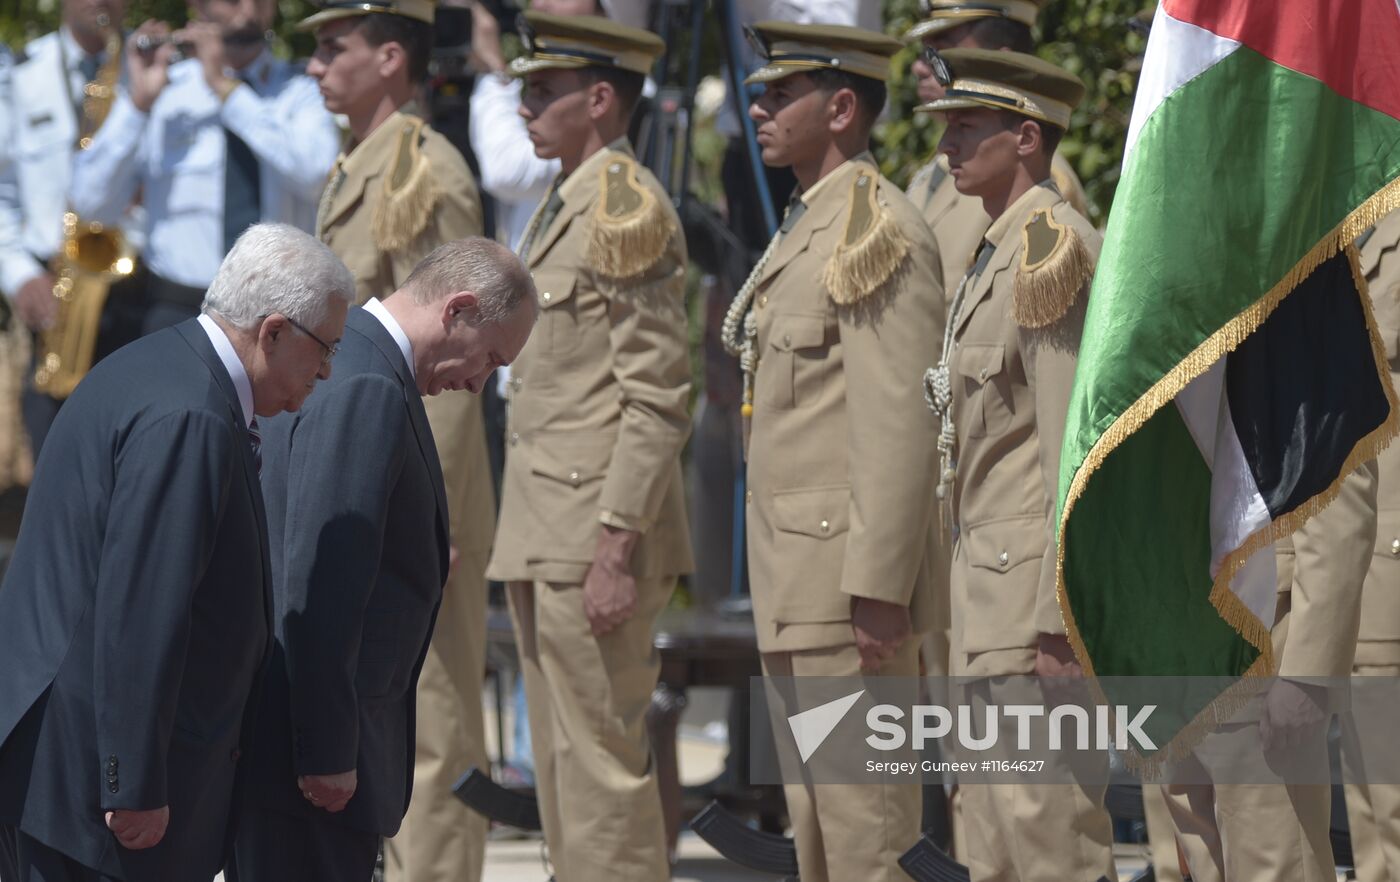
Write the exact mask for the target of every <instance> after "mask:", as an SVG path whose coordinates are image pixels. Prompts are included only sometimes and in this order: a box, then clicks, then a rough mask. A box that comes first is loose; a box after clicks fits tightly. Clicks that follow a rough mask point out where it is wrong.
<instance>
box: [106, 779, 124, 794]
mask: <svg viewBox="0 0 1400 882" xmlns="http://www.w3.org/2000/svg"><path fill="white" fill-rule="evenodd" d="M120 789H121V788H119V787H118V786H117V782H116V781H113V782H111V783H109V784H108V785H107V790H108V792H109V793H116V792H117V791H118V790H120Z"/></svg>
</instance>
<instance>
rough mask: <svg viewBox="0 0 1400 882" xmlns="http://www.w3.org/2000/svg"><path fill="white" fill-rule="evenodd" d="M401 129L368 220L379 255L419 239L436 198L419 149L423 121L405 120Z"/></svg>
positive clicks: (425, 159)
mask: <svg viewBox="0 0 1400 882" xmlns="http://www.w3.org/2000/svg"><path fill="white" fill-rule="evenodd" d="M401 125H402V128H401V129H400V131H399V142H398V145H397V146H396V147H395V148H394V158H393V160H392V161H391V162H390V163H389V173H388V174H387V175H386V176H385V177H384V185H383V189H381V190H380V193H379V201H378V202H377V203H375V206H374V216H373V217H372V218H371V232H372V233H373V235H374V244H375V245H376V246H378V247H379V249H380V250H382V251H398V250H399V249H401V248H406V247H407V246H408V245H409V243H410V242H412V241H413V240H414V239H416V238H418V234H419V233H421V232H423V230H424V229H426V228H427V226H428V221H429V220H430V219H431V218H432V215H433V206H434V205H435V204H436V203H437V198H438V190H437V185H436V183H435V182H434V181H433V175H432V168H431V163H429V162H428V158H427V157H426V156H424V155H423V151H422V149H421V144H422V142H423V137H422V135H423V121H422V120H421V119H415V118H411V117H408V118H405V119H404V120H403V122H402V124H401Z"/></svg>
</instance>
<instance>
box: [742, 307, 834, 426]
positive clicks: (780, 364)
mask: <svg viewBox="0 0 1400 882" xmlns="http://www.w3.org/2000/svg"><path fill="white" fill-rule="evenodd" d="M827 352H828V347H827V345H826V316H824V315H792V314H784V315H777V316H774V317H773V328H772V330H770V331H769V333H768V346H767V348H766V349H765V350H764V352H763V354H762V356H761V357H760V359H759V366H758V380H757V386H758V388H757V389H756V390H755V395H756V397H757V398H758V400H759V403H761V404H766V405H769V406H771V407H778V408H783V409H791V408H794V407H801V406H803V405H804V404H809V403H811V402H812V401H814V400H816V398H817V396H819V395H820V394H821V391H822V386H823V384H824V383H825V378H826V370H827V364H826V357H827Z"/></svg>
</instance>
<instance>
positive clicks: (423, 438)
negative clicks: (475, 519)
mask: <svg viewBox="0 0 1400 882" xmlns="http://www.w3.org/2000/svg"><path fill="white" fill-rule="evenodd" d="M345 324H346V327H348V328H349V329H350V330H352V331H354V332H356V333H357V334H359V335H360V336H362V337H364V338H365V339H367V340H369V342H370V343H372V344H374V347H375V348H376V349H378V350H379V353H380V354H381V355H383V356H384V358H385V359H386V360H387V361H388V362H389V364H390V365H392V366H393V369H394V375H395V376H397V377H398V379H399V383H400V384H402V386H403V395H404V403H405V404H406V405H407V406H408V417H409V424H410V425H411V426H413V435H414V437H415V438H416V439H417V441H418V451H419V452H420V453H421V454H422V455H423V461H424V463H426V465H427V467H428V476H429V478H430V479H431V481H432V484H433V494H434V496H436V497H437V527H438V545H439V547H440V548H441V549H442V555H441V558H442V559H441V560H440V561H439V564H440V565H441V567H442V572H443V581H446V577H447V558H448V552H447V548H448V546H449V545H450V543H451V539H450V538H449V533H448V524H449V521H448V517H449V514H448V510H447V484H446V481H445V480H444V479H443V475H442V461H441V460H439V459H438V452H437V442H436V441H434V440H433V430H432V427H431V426H430V425H429V424H428V412H427V411H426V410H425V409H424V408H423V396H422V395H421V394H419V392H418V384H417V382H416V381H415V380H414V379H413V372H412V371H411V370H409V367H408V363H407V362H406V361H404V357H403V350H401V349H399V344H398V343H397V342H395V340H394V338H393V335H391V334H390V333H389V331H388V329H387V328H385V327H384V325H383V324H382V323H381V322H380V321H379V319H377V318H375V317H374V316H373V315H371V314H370V313H368V312H366V311H365V310H364V309H362V308H356V309H352V310H350V315H349V316H348V317H347V319H346V322H345Z"/></svg>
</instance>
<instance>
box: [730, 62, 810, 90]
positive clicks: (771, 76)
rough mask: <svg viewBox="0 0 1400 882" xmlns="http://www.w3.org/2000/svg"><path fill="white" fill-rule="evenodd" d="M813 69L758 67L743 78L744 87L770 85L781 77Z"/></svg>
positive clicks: (793, 66)
mask: <svg viewBox="0 0 1400 882" xmlns="http://www.w3.org/2000/svg"><path fill="white" fill-rule="evenodd" d="M813 69H814V68H812V67H811V66H807V65H802V66H799V65H792V64H765V65H764V66H763V67H760V68H759V69H758V70H756V71H754V72H753V73H751V74H749V75H748V76H746V77H744V85H746V86H752V85H754V84H755V83H771V82H773V81H774V80H781V79H782V78H783V77H790V76H792V75H793V74H795V73H800V72H802V71H804V70H813Z"/></svg>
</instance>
